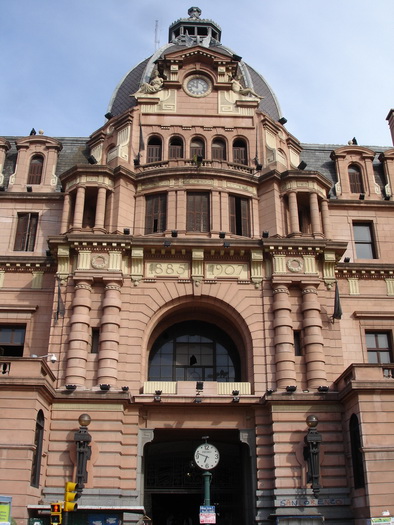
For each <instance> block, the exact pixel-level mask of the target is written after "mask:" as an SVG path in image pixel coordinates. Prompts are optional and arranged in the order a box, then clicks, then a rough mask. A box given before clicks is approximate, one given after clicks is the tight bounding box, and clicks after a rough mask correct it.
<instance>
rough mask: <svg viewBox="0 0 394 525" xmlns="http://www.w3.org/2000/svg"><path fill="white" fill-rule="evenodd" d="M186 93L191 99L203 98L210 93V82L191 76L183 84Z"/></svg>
mask: <svg viewBox="0 0 394 525" xmlns="http://www.w3.org/2000/svg"><path fill="white" fill-rule="evenodd" d="M184 88H185V90H186V93H188V94H189V95H191V96H192V97H205V96H206V95H208V94H209V93H210V92H211V89H212V86H211V82H210V81H209V80H208V79H207V78H205V77H203V76H200V75H193V76H192V77H189V78H188V79H187V80H186V83H185V84H184Z"/></svg>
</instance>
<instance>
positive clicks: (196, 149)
mask: <svg viewBox="0 0 394 525" xmlns="http://www.w3.org/2000/svg"><path fill="white" fill-rule="evenodd" d="M194 157H202V158H205V148H204V142H203V140H202V139H198V138H194V139H193V140H192V141H191V143H190V158H192V159H193V158H194Z"/></svg>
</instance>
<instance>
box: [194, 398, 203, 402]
mask: <svg viewBox="0 0 394 525" xmlns="http://www.w3.org/2000/svg"><path fill="white" fill-rule="evenodd" d="M201 402H202V398H201V397H195V398H194V401H193V403H201Z"/></svg>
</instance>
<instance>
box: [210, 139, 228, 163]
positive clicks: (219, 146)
mask: <svg viewBox="0 0 394 525" xmlns="http://www.w3.org/2000/svg"><path fill="white" fill-rule="evenodd" d="M212 160H226V144H225V142H224V140H223V139H215V140H214V141H213V142H212Z"/></svg>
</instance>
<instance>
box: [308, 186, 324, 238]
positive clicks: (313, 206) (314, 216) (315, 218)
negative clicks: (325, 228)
mask: <svg viewBox="0 0 394 525" xmlns="http://www.w3.org/2000/svg"><path fill="white" fill-rule="evenodd" d="M309 208H310V210H311V224H312V234H313V235H314V236H317V237H322V228H321V221H320V213H319V200H318V198H317V193H315V192H312V193H311V194H310V195H309Z"/></svg>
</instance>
